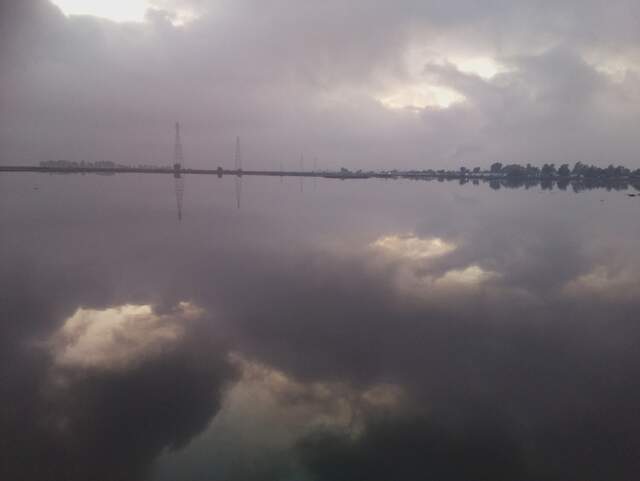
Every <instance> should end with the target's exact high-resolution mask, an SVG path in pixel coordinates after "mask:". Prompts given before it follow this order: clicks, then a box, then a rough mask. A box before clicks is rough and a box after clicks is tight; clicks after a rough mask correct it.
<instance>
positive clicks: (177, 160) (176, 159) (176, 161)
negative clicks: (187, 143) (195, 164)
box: [173, 122, 184, 170]
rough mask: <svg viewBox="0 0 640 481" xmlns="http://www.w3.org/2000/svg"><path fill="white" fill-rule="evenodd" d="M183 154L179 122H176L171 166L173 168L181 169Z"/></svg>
mask: <svg viewBox="0 0 640 481" xmlns="http://www.w3.org/2000/svg"><path fill="white" fill-rule="evenodd" d="M183 163H184V156H183V154H182V141H181V140H180V123H179V122H176V140H175V145H174V149H173V168H174V170H180V169H182V164H183Z"/></svg>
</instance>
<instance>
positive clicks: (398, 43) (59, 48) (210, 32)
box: [0, 0, 640, 169]
mask: <svg viewBox="0 0 640 481" xmlns="http://www.w3.org/2000/svg"><path fill="white" fill-rule="evenodd" d="M0 8H1V12H0V36H1V41H2V47H1V49H2V50H0V52H1V54H0V55H1V60H2V69H1V71H0V105H2V109H3V111H4V114H3V115H2V116H1V118H0V142H2V146H3V149H2V153H1V157H0V161H1V162H2V163H5V164H31V163H37V162H38V161H40V160H48V159H69V160H89V161H94V160H105V159H108V160H115V161H119V162H123V163H132V164H154V165H155V164H157V165H167V164H169V163H170V162H171V153H172V141H173V139H172V126H173V123H174V122H175V121H176V120H179V121H180V122H181V123H182V124H183V133H184V139H183V140H184V144H185V158H186V164H187V165H191V166H193V167H214V168H215V167H217V166H218V165H223V166H228V165H232V157H233V142H234V140H235V137H236V136H240V137H241V139H242V143H243V152H244V154H245V163H246V166H245V168H251V167H255V168H273V167H275V166H278V165H279V163H280V162H283V164H284V165H285V166H288V165H290V166H291V167H293V166H297V165H298V164H299V160H298V159H299V157H300V155H301V154H303V155H304V156H305V159H307V161H306V162H307V166H309V165H311V160H310V159H312V158H315V157H317V158H318V166H319V168H337V167H340V166H346V167H351V168H431V167H441V168H455V169H457V168H459V167H460V166H461V165H466V166H476V165H479V166H487V165H489V164H490V163H491V162H493V161H501V162H503V163H508V162H521V163H526V162H532V163H534V164H542V163H544V162H555V163H556V164H559V163H563V162H568V163H573V162H576V161H583V162H590V163H596V164H600V165H608V164H609V163H614V164H617V163H621V164H625V165H628V166H630V167H640V160H638V159H637V155H636V147H637V142H638V141H637V135H636V132H635V129H636V125H637V124H638V119H639V116H640V83H639V80H638V75H639V73H640V50H639V48H638V45H640V43H639V42H638V40H639V38H638V37H639V36H640V34H639V32H640V28H638V27H639V26H640V25H639V22H640V5H638V3H637V2H635V1H632V0H616V1H614V2H608V3H606V4H605V3H604V2H601V1H596V0H586V1H584V0H582V1H578V0H564V1H553V2H552V1H544V0H540V1H506V0H495V1H491V2H483V3H478V2H476V1H472V0H455V1H449V2H441V1H436V0H421V1H418V0H402V1H393V2H375V3H371V2H368V1H365V0H354V1H350V2H348V3H345V2H343V1H339V0H328V1H325V2H299V1H295V0H277V1H274V2H262V1H258V0H233V1H231V0H136V1H126V2H125V1H110V2H102V1H90V0H86V1H82V0H56V1H55V2H53V3H51V2H49V1H47V0H22V1H19V2H16V1H11V0H2V2H1V3H0Z"/></svg>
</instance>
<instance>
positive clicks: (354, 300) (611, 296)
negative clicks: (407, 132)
mask: <svg viewBox="0 0 640 481" xmlns="http://www.w3.org/2000/svg"><path fill="white" fill-rule="evenodd" d="M183 180H184V185H180V184H181V183H182V181H183ZM183 180H179V181H177V182H176V180H175V179H173V178H172V177H169V176H154V175H148V176H144V175H131V176H126V175H119V176H102V177H101V176H90V175H87V176H80V175H77V176H74V175H58V176H50V175H37V174H6V175H3V176H1V177H0V315H1V316H2V322H1V324H0V343H1V344H0V347H1V351H0V352H1V354H0V356H1V359H2V362H1V363H0V378H1V380H2V382H1V383H0V393H1V397H0V399H1V400H2V407H0V440H1V441H0V443H2V450H3V458H4V459H3V460H2V461H0V475H1V476H0V477H1V478H2V479H51V480H54V479H65V480H76V479H78V480H80V479H82V480H86V479H105V480H107V479H109V480H121V479H122V480H125V479H146V478H149V479H154V480H162V481H168V480H218V479H220V480H235V479H242V480H247V479H248V480H251V479H260V480H269V479H279V480H306V479H308V480H405V479H406V480H409V479H439V480H465V479H468V480H472V479H473V480H477V479H492V480H503V479H504V480H522V479H532V480H534V479H535V480H540V479H554V480H555V479H558V480H573V479H575V480H585V479H590V480H599V479H602V480H605V479H606V480H615V479H630V478H632V477H634V475H635V473H637V472H638V468H640V466H639V465H640V456H639V455H640V417H638V415H637V409H638V405H639V402H640V383H638V378H639V376H640V352H639V350H638V346H639V342H640V326H639V324H638V322H639V316H638V312H640V311H639V309H638V308H639V307H640V296H639V294H640V277H639V276H640V275H639V274H638V272H639V270H638V266H639V265H640V250H639V249H638V242H637V240H638V234H640V222H638V220H639V217H640V198H637V197H636V198H633V197H628V196H627V195H626V193H625V192H616V191H607V190H604V189H599V190H591V191H585V192H581V193H579V194H575V193H572V192H571V191H559V190H558V189H554V190H551V191H548V190H542V189H541V188H540V187H537V186H535V187H532V188H530V189H528V190H525V189H519V190H509V189H504V188H503V189H500V190H492V189H490V188H489V186H487V185H479V186H473V185H471V184H467V185H464V186H460V185H457V184H456V183H453V182H452V183H449V182H444V183H439V182H414V181H402V180H395V181H392V180H389V181H382V180H350V181H339V180H317V181H313V180H309V179H307V180H304V181H303V183H301V182H300V180H299V179H285V180H283V181H281V180H280V179H276V178H274V179H271V178H246V177H245V178H243V179H242V181H241V185H238V182H236V181H234V179H231V178H223V179H217V178H211V177H196V176H191V177H188V178H186V179H183ZM240 188H241V189H240ZM183 189H184V192H183V194H182V195H181V194H180V192H181V191H182V190H183ZM176 196H178V197H181V196H183V197H182V200H181V204H182V207H181V211H182V212H181V220H179V219H178V204H179V202H178V198H177V197H176ZM238 205H239V206H240V207H239V208H238ZM632 473H633V474H632Z"/></svg>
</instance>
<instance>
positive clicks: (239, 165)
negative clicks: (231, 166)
mask: <svg viewBox="0 0 640 481" xmlns="http://www.w3.org/2000/svg"><path fill="white" fill-rule="evenodd" d="M235 167H236V171H237V172H238V173H239V174H240V173H241V172H242V153H241V152H240V137H236V153H235Z"/></svg>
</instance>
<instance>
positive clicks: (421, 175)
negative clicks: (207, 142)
mask: <svg viewBox="0 0 640 481" xmlns="http://www.w3.org/2000/svg"><path fill="white" fill-rule="evenodd" d="M0 172H7V173H8V172H14V173H17V172H23V173H41V174H97V175H115V174H164V175H172V176H174V177H176V178H180V177H181V176H183V175H215V176H217V177H224V176H234V177H242V176H265V177H312V178H325V179H338V180H351V179H409V180H422V181H439V182H445V181H447V182H450V181H458V182H459V183H460V184H461V185H464V184H468V183H471V184H474V185H478V184H480V183H483V184H484V183H487V184H489V186H490V187H491V188H493V189H496V190H497V189H500V188H503V187H504V188H507V189H509V188H530V187H534V186H537V185H540V186H542V188H543V189H548V190H551V189H553V188H554V187H557V188H558V189H560V190H565V189H566V188H567V187H569V186H570V187H572V189H573V190H574V191H576V192H577V191H580V190H590V189H598V188H605V189H609V190H626V189H627V188H628V187H629V186H631V187H633V188H635V189H636V190H637V191H639V192H640V172H638V171H633V172H630V173H626V174H624V175H609V176H596V177H586V176H584V175H577V174H569V175H558V174H557V173H555V174H554V175H542V174H537V175H527V174H520V175H514V174H508V173H502V172H501V173H497V172H487V171H480V172H473V171H432V170H429V171H377V172H376V171H372V172H363V171H357V172H352V171H349V170H346V169H342V170H340V171H275V170H242V169H239V170H233V169H223V168H221V167H218V168H217V169H187V168H170V167H126V166H117V167H94V166H91V167H87V166H85V167H81V166H64V167H57V166H56V167H53V166H35V165H32V166H17V165H4V166H0Z"/></svg>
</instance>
